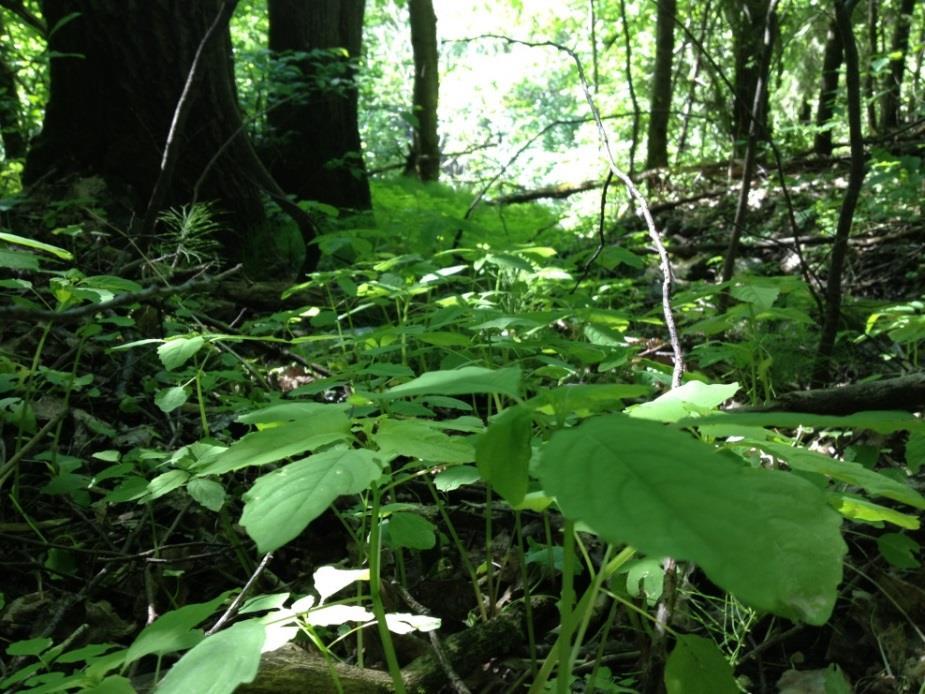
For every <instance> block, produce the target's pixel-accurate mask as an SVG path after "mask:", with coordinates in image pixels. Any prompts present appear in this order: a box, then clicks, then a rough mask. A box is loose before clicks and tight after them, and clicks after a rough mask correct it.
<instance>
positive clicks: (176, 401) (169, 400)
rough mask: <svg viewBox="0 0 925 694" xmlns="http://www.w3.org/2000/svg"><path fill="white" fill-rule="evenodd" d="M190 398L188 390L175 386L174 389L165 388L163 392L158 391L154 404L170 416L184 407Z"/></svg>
mask: <svg viewBox="0 0 925 694" xmlns="http://www.w3.org/2000/svg"><path fill="white" fill-rule="evenodd" d="M188 398H189V393H188V392H187V390H186V388H183V387H182V386H174V387H173V388H164V389H163V390H159V391H157V395H155V396H154V404H155V405H157V407H158V409H159V410H160V411H161V412H163V413H164V414H170V413H171V412H173V411H174V410H175V409H177V408H178V407H180V406H182V405H183V403H185V402H186V401H187V399H188Z"/></svg>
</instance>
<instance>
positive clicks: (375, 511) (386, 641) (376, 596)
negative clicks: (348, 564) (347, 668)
mask: <svg viewBox="0 0 925 694" xmlns="http://www.w3.org/2000/svg"><path fill="white" fill-rule="evenodd" d="M372 496H373V503H372V508H371V509H370V515H371V516H372V520H371V523H372V525H371V527H370V530H369V595H370V598H371V599H372V603H373V614H375V615H376V624H377V626H378V628H379V639H380V640H381V641H382V651H383V653H385V662H386V664H387V665H388V667H389V675H391V677H392V684H393V685H394V686H395V691H396V692H397V694H405V682H404V680H403V679H402V676H401V668H400V667H399V666H398V656H397V655H396V654H395V644H393V643H392V634H391V632H390V631H389V625H388V623H387V622H386V619H385V607H384V606H383V604H382V591H381V586H382V584H381V577H380V575H379V573H380V568H381V564H380V559H381V557H380V548H381V547H380V545H381V526H380V524H379V501H380V499H379V488H378V487H376V486H374V487H373V490H372Z"/></svg>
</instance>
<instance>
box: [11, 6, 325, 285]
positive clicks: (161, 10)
mask: <svg viewBox="0 0 925 694" xmlns="http://www.w3.org/2000/svg"><path fill="white" fill-rule="evenodd" d="M227 9H228V6H227V4H226V2H225V0H200V1H199V2H183V1H181V0H43V2H42V12H43V14H44V16H45V19H46V21H47V22H48V24H49V25H50V26H56V25H58V23H59V22H60V21H61V20H62V19H64V18H65V17H66V16H68V15H71V14H72V13H75V12H77V13H79V14H78V15H77V16H76V17H75V18H73V19H71V20H70V21H68V22H66V23H64V24H63V25H62V26H60V27H59V28H58V30H57V31H55V32H53V33H52V35H51V36H50V37H49V50H50V51H51V52H52V54H53V55H55V56H56V57H53V58H52V60H51V66H50V96H49V100H48V104H47V106H46V111H45V121H44V124H43V128H42V132H41V134H40V135H39V136H38V137H37V138H36V141H35V143H34V144H33V146H32V148H31V150H30V152H29V155H28V158H27V160H26V166H25V171H24V174H23V180H24V182H25V183H26V184H29V183H32V182H34V181H37V180H39V179H40V178H42V177H45V176H48V175H51V176H52V177H54V178H64V177H68V176H71V175H77V176H99V177H102V178H103V179H104V180H106V181H107V182H108V183H109V185H110V188H111V189H112V190H114V191H122V192H124V194H125V195H127V197H128V198H129V200H130V201H131V204H132V206H133V207H134V211H135V212H144V211H146V209H147V207H148V205H147V203H148V201H149V200H150V198H151V193H152V191H153V190H154V188H155V185H156V184H157V185H158V187H159V189H161V191H162V193H163V195H160V194H159V197H160V199H161V202H162V206H163V207H164V208H167V207H172V206H177V205H182V204H186V203H189V202H190V201H192V200H193V199H194V198H195V196H196V194H197V193H199V195H200V196H201V199H202V200H208V201H214V202H215V203H216V206H217V209H218V210H219V211H220V215H221V216H220V221H221V222H222V225H223V231H222V232H221V233H220V235H219V238H218V240H219V241H220V242H221V243H222V245H223V248H224V252H225V255H226V257H227V258H228V259H230V260H238V259H242V258H244V257H246V256H247V255H248V253H249V249H248V244H249V243H252V242H253V236H252V234H253V233H254V232H255V230H261V229H264V225H265V222H266V215H265V212H264V207H263V199H262V193H263V191H264V190H266V189H267V188H268V185H269V184H268V179H269V176H268V175H267V173H266V170H265V169H264V167H263V165H262V163H261V162H260V160H259V159H258V158H257V156H256V154H255V152H254V150H253V147H252V146H251V143H250V140H249V139H248V137H247V136H246V135H245V134H244V131H243V125H242V120H241V115H240V112H239V110H238V104H237V94H236V91H235V84H234V76H233V58H232V51H231V38H230V33H229V30H228V25H227V22H223V23H222V24H221V25H219V26H218V27H217V30H216V31H215V34H214V36H213V37H212V38H211V39H210V40H209V41H208V42H206V43H203V45H202V47H201V48H202V55H201V58H200V60H201V63H200V67H199V69H198V71H197V73H196V75H195V80H194V82H193V83H192V85H191V89H190V91H189V95H188V101H187V103H186V110H185V113H186V117H185V119H183V120H184V123H185V125H184V123H179V125H180V127H178V128H177V129H176V132H175V134H174V136H173V142H172V143H171V145H170V146H171V147H173V148H174V150H173V151H174V153H175V158H174V161H173V162H172V166H171V169H172V170H171V171H167V172H165V175H163V176H162V172H161V167H162V161H165V160H166V158H165V157H164V154H165V150H166V149H167V138H168V133H169V132H170V131H171V123H172V122H173V119H174V116H175V114H176V113H177V105H178V101H179V99H180V95H181V94H182V93H183V89H184V85H185V84H186V82H187V78H188V77H189V75H190V67H191V65H192V64H193V60H194V56H195V55H196V53H197V50H199V49H200V43H202V41H203V38H204V37H205V36H206V33H207V31H208V28H209V27H210V26H211V25H212V24H213V22H214V21H215V20H216V18H217V17H218V15H219V13H220V12H227ZM269 183H272V181H270V182H269ZM302 231H303V240H305V241H306V242H307V241H310V240H311V235H312V229H310V228H308V227H303V228H302ZM150 240H151V239H141V241H142V242H143V243H144V242H147V241H150ZM265 260H266V261H267V263H268V264H272V260H273V259H270V258H265ZM276 260H278V261H279V263H290V262H292V261H293V259H292V258H278V259H276ZM314 261H315V258H310V259H308V261H307V262H308V265H309V266H312V265H313V263H314ZM296 269H297V268H292V267H290V270H291V271H294V270H296ZM255 270H256V271H257V272H260V268H255ZM266 270H267V272H270V271H271V268H269V267H267V268H266ZM272 270H273V272H275V274H276V276H279V268H273V269H272Z"/></svg>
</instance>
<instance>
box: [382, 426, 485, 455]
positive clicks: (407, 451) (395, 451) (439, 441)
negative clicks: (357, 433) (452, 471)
mask: <svg viewBox="0 0 925 694" xmlns="http://www.w3.org/2000/svg"><path fill="white" fill-rule="evenodd" d="M373 440H374V441H375V442H376V444H377V445H378V446H379V451H380V453H381V455H382V457H383V458H391V457H394V456H398V455H404V456H407V457H409V458H420V459H421V460H425V461H427V462H429V463H450V464H452V463H471V462H472V461H473V460H475V450H474V449H473V447H472V443H471V442H470V441H469V439H467V438H464V437H462V436H448V435H446V434H444V433H443V432H442V431H439V430H438V429H435V428H434V427H433V426H431V425H430V423H429V422H425V421H423V420H420V419H384V420H383V421H382V422H380V424H379V429H378V431H377V432H376V433H375V435H374V436H373Z"/></svg>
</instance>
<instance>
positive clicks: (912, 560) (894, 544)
mask: <svg viewBox="0 0 925 694" xmlns="http://www.w3.org/2000/svg"><path fill="white" fill-rule="evenodd" d="M877 549H879V550H880V554H882V555H883V558H884V559H886V560H887V561H888V562H890V564H892V565H893V566H895V567H896V568H897V569H905V570H910V569H915V568H918V567H919V566H921V565H922V562H921V561H919V560H918V558H917V557H916V556H915V555H916V554H918V553H919V552H921V551H922V547H921V545H919V543H918V542H916V541H915V540H913V539H912V538H911V537H909V536H908V535H903V534H902V533H884V534H883V535H881V536H880V537H878V538H877Z"/></svg>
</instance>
